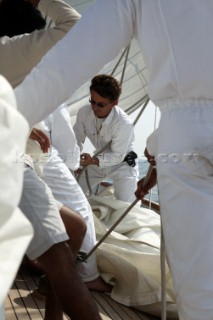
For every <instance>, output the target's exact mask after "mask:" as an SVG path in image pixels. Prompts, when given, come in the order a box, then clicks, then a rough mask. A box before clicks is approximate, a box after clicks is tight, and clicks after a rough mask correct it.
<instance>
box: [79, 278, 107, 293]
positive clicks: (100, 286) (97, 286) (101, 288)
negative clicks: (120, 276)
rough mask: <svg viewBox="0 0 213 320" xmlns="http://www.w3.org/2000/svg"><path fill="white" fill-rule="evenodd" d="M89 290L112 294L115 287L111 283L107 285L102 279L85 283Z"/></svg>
mask: <svg viewBox="0 0 213 320" xmlns="http://www.w3.org/2000/svg"><path fill="white" fill-rule="evenodd" d="M84 284H85V285H86V286H87V288H88V289H89V290H92V291H98V292H106V293H110V292H111V291H112V288H113V286H112V285H111V284H109V283H106V282H105V281H104V280H103V279H102V278H101V277H98V278H96V279H95V280H92V281H88V282H84Z"/></svg>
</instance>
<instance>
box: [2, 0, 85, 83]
mask: <svg viewBox="0 0 213 320" xmlns="http://www.w3.org/2000/svg"><path fill="white" fill-rule="evenodd" d="M38 9H39V10H40V11H41V12H42V13H43V14H44V15H45V16H47V17H49V18H50V19H51V20H52V21H53V23H54V24H53V26H51V27H50V28H48V29H42V30H35V31H33V32H31V33H29V34H27V33H26V34H23V35H18V36H14V37H12V38H9V37H7V36H4V37H1V38H0V74H2V75H4V76H5V78H6V79H7V80H8V81H9V82H10V84H11V85H12V86H13V87H16V86H17V85H18V84H19V83H21V82H22V81H23V79H24V78H25V77H26V75H27V74H28V73H29V72H30V71H31V70H32V68H33V67H34V66H35V65H36V64H37V63H38V62H39V61H40V60H41V58H42V57H43V55H44V54H45V53H46V52H47V51H48V50H49V49H50V48H52V46H54V45H55V43H56V42H57V41H59V40H60V39H61V38H62V37H63V36H64V35H65V34H66V33H67V32H68V30H70V28H72V27H73V26H74V24H75V23H76V22H77V21H78V20H79V19H80V14H79V13H78V12H77V11H76V10H75V9H74V8H72V7H71V6H69V5H68V4H67V3H66V2H64V1H62V0H40V2H39V5H38Z"/></svg>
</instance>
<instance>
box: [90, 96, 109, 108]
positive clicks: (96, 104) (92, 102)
mask: <svg viewBox="0 0 213 320" xmlns="http://www.w3.org/2000/svg"><path fill="white" fill-rule="evenodd" d="M89 103H90V104H91V105H93V106H97V107H98V108H105V107H107V106H109V105H110V104H112V102H109V103H106V104H104V103H101V102H96V101H95V100H93V99H91V98H90V99H89Z"/></svg>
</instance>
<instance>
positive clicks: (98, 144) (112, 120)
mask: <svg viewBox="0 0 213 320" xmlns="http://www.w3.org/2000/svg"><path fill="white" fill-rule="evenodd" d="M97 120H98V119H97V117H96V116H95V114H94V112H93V110H92V108H91V106H90V105H86V106H84V107H83V108H81V109H80V110H79V112H78V115H77V119H76V123H75V125H74V127H73V129H74V132H75V135H76V138H77V142H78V145H79V146H80V149H81V150H82V148H83V143H84V141H85V138H86V137H88V138H89V139H90V141H91V143H92V144H93V146H94V147H95V149H96V150H95V153H96V152H98V151H99V150H101V149H102V148H104V147H105V146H106V145H107V144H108V143H109V142H110V146H108V148H107V149H106V150H104V151H103V152H102V153H101V154H99V155H97V158H98V159H99V167H100V168H105V167H111V166H112V165H116V164H119V163H121V162H122V161H123V160H124V157H125V156H126V154H127V153H128V152H129V151H132V150H133V142H134V126H133V123H132V121H131V120H130V118H129V117H128V115H127V114H126V113H125V112H124V111H123V110H122V109H121V108H120V107H118V106H115V107H114V108H113V109H112V110H111V112H110V113H109V115H108V116H107V117H106V118H105V119H104V120H103V122H102V123H101V126H100V128H97Z"/></svg>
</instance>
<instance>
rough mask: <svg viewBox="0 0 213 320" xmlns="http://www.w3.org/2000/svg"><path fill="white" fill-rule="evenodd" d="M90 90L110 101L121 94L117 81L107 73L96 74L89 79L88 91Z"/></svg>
mask: <svg viewBox="0 0 213 320" xmlns="http://www.w3.org/2000/svg"><path fill="white" fill-rule="evenodd" d="M92 90H94V91H96V92H97V93H98V94H99V95H100V96H101V97H103V98H107V99H109V100H111V101H114V100H117V99H118V98H119V96H120V94H121V86H120V84H119V82H118V81H117V80H116V79H115V78H114V77H112V76H110V75H107V74H100V75H97V76H95V77H94V78H93V79H92V80H91V85H90V91H92Z"/></svg>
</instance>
